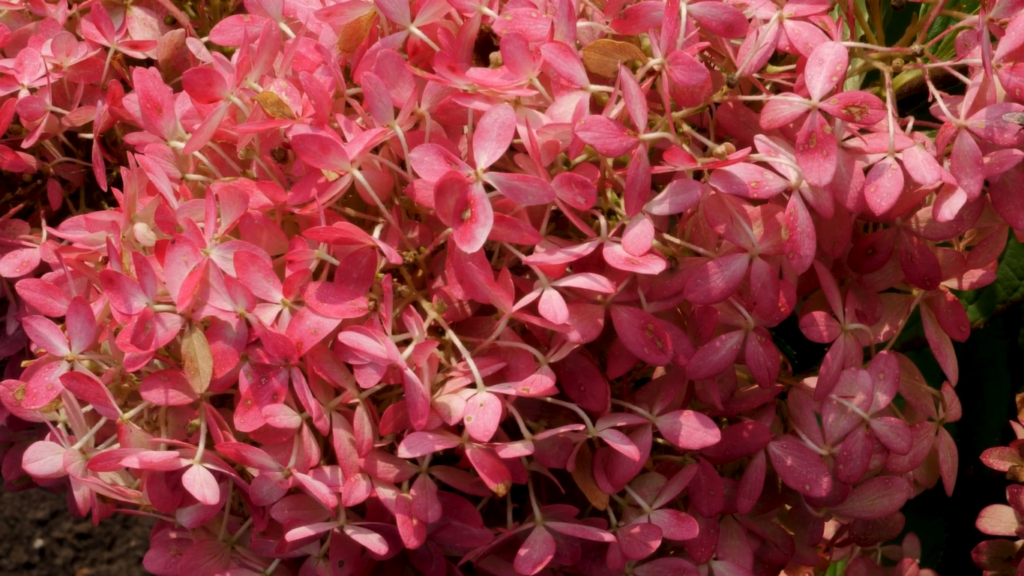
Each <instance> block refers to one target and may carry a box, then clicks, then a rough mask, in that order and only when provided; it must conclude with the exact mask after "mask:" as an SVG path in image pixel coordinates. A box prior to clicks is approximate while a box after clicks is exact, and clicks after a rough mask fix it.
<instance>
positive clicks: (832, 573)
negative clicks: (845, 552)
mask: <svg viewBox="0 0 1024 576" xmlns="http://www.w3.org/2000/svg"><path fill="white" fill-rule="evenodd" d="M849 563H850V559H849V558H843V559H842V560H840V561H839V562H832V563H831V564H829V565H828V570H826V571H825V576H842V575H843V574H845V573H846V565H847V564H849Z"/></svg>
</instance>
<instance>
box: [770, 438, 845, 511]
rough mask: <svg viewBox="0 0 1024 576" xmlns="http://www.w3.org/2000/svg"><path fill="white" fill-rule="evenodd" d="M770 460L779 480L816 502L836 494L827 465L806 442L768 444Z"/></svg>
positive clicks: (786, 439)
mask: <svg viewBox="0 0 1024 576" xmlns="http://www.w3.org/2000/svg"><path fill="white" fill-rule="evenodd" d="M768 456H769V457H770V458H771V461H772V466H773V467H774V468H775V471H776V472H778V474H779V477H780V478H782V481H783V482H784V483H785V484H786V486H789V487H790V488H792V489H793V490H796V491H797V492H799V493H801V494H806V495H807V496H812V497H814V498H823V497H825V496H826V495H827V494H828V493H829V491H830V490H832V476H831V475H830V474H829V473H828V467H827V466H825V462H823V461H822V459H821V456H819V455H818V454H817V453H815V452H814V451H813V450H811V449H810V448H808V447H807V446H806V445H805V444H804V443H803V442H800V441H799V440H792V439H788V438H785V439H781V440H775V441H774V442H772V443H770V444H768Z"/></svg>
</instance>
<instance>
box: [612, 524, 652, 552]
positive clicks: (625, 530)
mask: <svg viewBox="0 0 1024 576" xmlns="http://www.w3.org/2000/svg"><path fill="white" fill-rule="evenodd" d="M616 536H618V540H619V548H620V549H621V550H622V555H623V556H625V557H626V558H628V559H630V560H642V559H644V558H647V557H648V556H650V555H651V554H654V552H655V551H657V549H658V547H659V546H661V537H662V532H661V528H659V527H658V526H657V525H655V524H651V523H649V522H636V523H633V524H629V525H627V526H623V527H622V528H619V529H618V530H617V531H616Z"/></svg>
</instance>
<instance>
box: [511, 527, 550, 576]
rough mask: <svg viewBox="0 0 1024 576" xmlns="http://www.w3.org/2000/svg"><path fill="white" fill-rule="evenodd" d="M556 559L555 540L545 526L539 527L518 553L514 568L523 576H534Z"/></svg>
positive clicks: (528, 537) (531, 533)
mask: <svg viewBox="0 0 1024 576" xmlns="http://www.w3.org/2000/svg"><path fill="white" fill-rule="evenodd" d="M554 557H555V538H554V537H553V536H552V535H551V533H550V532H548V531H547V529H546V528H544V527H543V526H537V527H535V528H534V529H533V531H532V532H530V535H529V536H527V538H526V541H525V542H523V545H522V546H520V547H519V551H518V552H516V559H515V562H513V564H512V565H513V566H514V567H515V569H516V572H518V573H520V574H522V575H523V576H532V575H533V574H536V573H538V572H540V571H541V570H543V569H544V567H545V566H547V565H548V563H549V562H551V559H552V558H554Z"/></svg>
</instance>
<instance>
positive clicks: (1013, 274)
mask: <svg viewBox="0 0 1024 576" xmlns="http://www.w3.org/2000/svg"><path fill="white" fill-rule="evenodd" d="M958 296H959V297H960V301H961V302H962V303H963V305H964V306H965V307H966V308H967V318H968V319H969V320H970V321H971V324H972V325H973V326H975V327H977V326H982V325H984V324H985V322H987V321H988V319H989V318H990V317H992V315H993V314H998V313H999V312H1002V311H1003V310H1005V309H1006V308H1007V307H1008V306H1011V305H1012V304H1014V303H1016V302H1021V301H1024V245H1022V244H1021V243H1020V242H1018V241H1017V239H1016V238H1015V237H1014V236H1013V235H1012V234H1011V235H1010V238H1009V241H1008V242H1007V243H1006V249H1005V250H1003V255H1002V256H1000V257H999V269H998V270H997V271H996V281H995V282H993V283H992V284H989V285H988V286H986V287H984V288H982V289H980V290H973V291H970V292H960V293H959V294H958Z"/></svg>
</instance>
